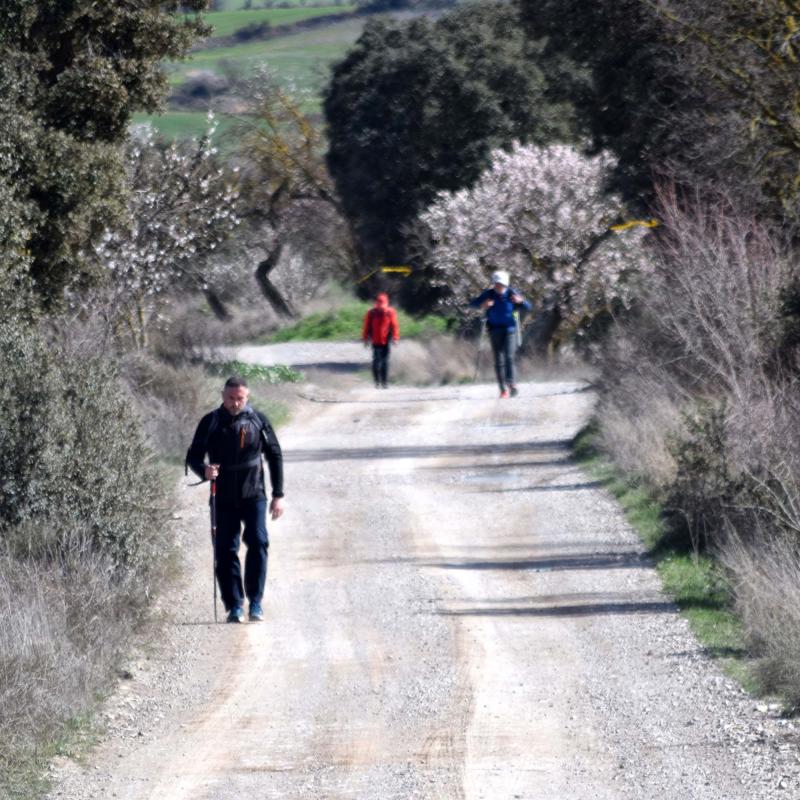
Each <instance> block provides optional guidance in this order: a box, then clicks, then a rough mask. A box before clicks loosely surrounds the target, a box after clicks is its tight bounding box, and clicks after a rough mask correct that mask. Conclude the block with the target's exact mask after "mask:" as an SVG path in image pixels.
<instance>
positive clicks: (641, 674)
mask: <svg viewBox="0 0 800 800" xmlns="http://www.w3.org/2000/svg"><path fill="white" fill-rule="evenodd" d="M331 353H333V351H331ZM250 357H251V358H252V357H253V356H252V354H251V355H250ZM331 357H333V356H331ZM354 357H355V356H354ZM265 358H267V356H266V355H265ZM314 358H315V363H318V359H319V357H318V356H317V355H315V357H314ZM348 358H349V356H348ZM361 358H362V359H363V355H362V356H361ZM362 386H363V384H362ZM301 394H302V395H303V399H299V400H298V403H297V406H296V408H295V411H294V415H293V420H292V423H291V425H289V426H288V427H287V428H285V429H284V430H283V431H281V435H280V438H281V443H282V445H283V447H284V451H285V455H286V459H287V502H288V510H287V513H286V515H285V517H284V518H283V519H282V520H280V521H279V522H277V523H272V524H271V526H270V537H271V549H270V567H269V569H270V574H269V579H268V590H267V597H266V612H267V615H266V620H265V621H264V622H263V623H252V624H246V625H241V626H235V625H224V624H219V625H214V624H213V616H212V608H213V606H212V584H211V562H210V553H209V545H208V529H207V505H206V501H207V488H206V487H202V486H201V487H197V488H184V489H182V507H181V509H180V510H179V513H178V514H177V515H176V516H178V517H179V518H178V519H176V521H175V525H176V535H177V536H178V537H179V538H180V543H181V546H182V548H183V550H184V551H185V554H186V558H187V563H188V567H189V570H188V573H187V574H188V576H189V577H188V579H187V582H186V584H185V585H184V586H182V587H181V588H180V589H179V590H177V591H176V592H175V594H174V595H173V596H172V597H171V598H170V605H169V607H168V608H166V609H165V611H166V613H168V615H169V618H170V620H171V622H170V624H169V625H168V640H167V641H166V642H165V643H164V645H163V646H162V647H161V648H159V649H158V650H157V651H156V652H153V653H150V654H148V655H147V656H146V657H145V656H141V657H140V658H139V659H138V660H137V662H136V663H135V664H133V665H132V666H131V676H132V677H131V679H130V680H127V681H124V682H123V685H122V686H121V688H120V691H119V692H117V693H116V694H115V696H114V697H113V698H111V699H110V700H109V702H108V704H107V705H106V709H105V721H106V724H107V727H108V731H107V733H106V734H105V735H104V737H103V738H102V740H101V741H100V743H99V745H98V746H97V748H96V749H95V751H94V752H93V753H92V754H91V755H90V758H89V760H88V763H84V764H78V763H75V762H73V761H69V760H63V761H61V762H59V763H57V764H55V765H54V766H53V777H54V780H55V784H54V789H53V790H52V792H51V794H50V797H51V798H68V799H69V800H83V799H84V798H94V797H97V798H100V797H103V798H108V797H116V798H125V799H126V800H234V799H235V798H236V799H238V798H242V799H244V798H248V799H250V798H253V799H254V800H266V799H267V798H276V799H277V798H281V800H301V799H302V800H311V798H331V799H334V798H336V799H337V800H338V799H339V798H358V799H359V800H395V799H396V800H401V799H402V800H407V799H408V798H425V800H434V799H435V798H441V799H442V800H461V799H462V798H463V800H478V799H479V798H485V800H512V798H526V799H528V800H545V799H550V798H553V799H555V800H573V799H574V800H588V798H599V799H602V800H606V799H609V800H610V799H611V798H659V800H670V799H672V798H674V800H688V799H690V798H707V799H711V798H720V799H722V798H725V800H736V799H737V798H742V800H744V798H747V799H748V800H753V798H775V797H786V798H798V797H800V785H799V784H798V775H799V774H800V763H799V762H798V753H799V752H800V749H799V748H798V739H797V730H796V728H795V726H794V724H793V723H792V722H791V721H788V720H783V719H781V718H780V716H779V714H778V712H777V710H776V709H775V708H769V707H763V706H760V705H759V704H758V703H757V702H756V701H754V700H752V699H751V698H749V697H748V696H747V695H745V694H744V693H743V692H742V691H741V690H740V689H739V688H738V687H737V686H735V685H734V684H732V683H731V682H730V681H729V680H728V679H726V678H725V677H723V675H722V674H721V673H720V672H719V670H718V669H717V668H716V667H715V666H714V665H713V664H712V663H711V662H710V661H709V660H708V659H707V657H706V656H705V655H704V653H703V652H702V650H701V648H699V646H698V645H697V643H696V642H695V640H694V639H693V637H692V636H691V634H690V633H689V631H688V628H687V625H686V623H685V622H684V620H683V619H682V618H681V617H680V616H678V614H677V613H676V611H675V609H674V607H673V606H672V605H671V603H670V602H669V601H668V600H667V599H666V598H665V597H664V596H663V595H662V594H661V592H660V590H659V586H658V581H657V578H656V576H655V574H654V572H653V571H652V569H651V567H650V566H649V564H648V562H647V560H646V559H645V558H644V557H643V555H642V552H641V548H640V545H639V544H638V542H637V540H636V537H635V536H634V535H633V534H632V533H631V531H630V530H629V529H628V527H627V525H626V524H625V522H624V520H623V519H622V517H621V514H620V512H619V510H618V509H617V507H616V506H615V504H614V502H613V501H612V500H611V499H610V498H609V497H608V496H607V495H606V493H605V492H604V491H603V489H602V488H601V487H600V486H598V485H596V484H595V483H594V482H593V481H592V480H591V479H590V478H589V477H587V476H586V475H585V474H584V473H582V472H581V470H580V469H579V468H578V467H577V466H576V465H575V464H573V463H572V462H571V461H570V458H569V449H568V448H569V441H570V439H571V437H572V436H573V435H574V434H575V432H576V431H577V430H578V429H579V428H580V427H581V425H582V424H583V423H584V421H585V420H586V419H587V417H588V415H589V414H590V412H591V408H592V404H593V402H594V397H593V395H592V393H591V392H590V391H587V387H586V386H585V385H583V384H581V383H557V382H549V383H529V384H525V385H523V386H522V391H521V395H520V397H518V398H516V399H514V400H505V401H498V400H497V399H496V398H495V390H494V388H493V387H491V386H488V385H482V386H481V385H475V386H464V387H449V388H425V389H417V388H408V387H404V388H390V389H389V390H386V391H378V390H373V389H371V388H370V389H365V388H355V389H352V388H339V389H332V388H327V389H326V388H321V387H304V388H303V389H302V390H301Z"/></svg>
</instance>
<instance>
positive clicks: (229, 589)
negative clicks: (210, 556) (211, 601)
mask: <svg viewBox="0 0 800 800" xmlns="http://www.w3.org/2000/svg"><path fill="white" fill-rule="evenodd" d="M242 525H244V536H243V538H244V543H245V545H246V547H247V555H246V556H245V559H244V585H242V566H241V563H240V562H239V542H240V540H241V538H242ZM214 544H215V552H216V557H217V583H219V592H220V594H221V595H222V602H223V603H224V604H225V608H226V610H227V611H230V610H231V609H232V608H241V607H242V606H243V605H244V598H245V596H247V599H248V600H249V601H250V602H251V603H260V602H261V599H262V597H263V596H264V585H265V584H266V581H267V552H268V549H269V538H268V537H267V500H266V498H263V497H262V498H260V499H258V500H242V501H241V503H240V504H239V505H238V506H234V505H228V504H227V503H219V502H218V503H217V538H216V541H215V543H214Z"/></svg>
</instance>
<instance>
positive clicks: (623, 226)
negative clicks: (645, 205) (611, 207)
mask: <svg viewBox="0 0 800 800" xmlns="http://www.w3.org/2000/svg"><path fill="white" fill-rule="evenodd" d="M660 224H661V223H660V222H659V221H658V220H657V219H631V220H628V222H621V223H620V224H619V225H612V226H611V227H610V228H609V230H611V231H614V233H621V232H622V231H627V230H628V229H629V228H636V227H640V228H657V227H658V226H659V225H660Z"/></svg>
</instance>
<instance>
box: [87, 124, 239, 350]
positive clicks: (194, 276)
mask: <svg viewBox="0 0 800 800" xmlns="http://www.w3.org/2000/svg"><path fill="white" fill-rule="evenodd" d="M212 134H213V125H212V128H211V129H210V130H209V132H208V133H207V135H206V136H204V137H203V138H201V139H200V140H197V141H190V142H183V143H173V144H171V145H168V146H163V145H159V144H158V143H157V142H156V141H155V136H154V133H153V131H152V129H148V128H145V129H144V130H142V131H139V132H137V133H136V134H135V135H134V136H133V138H132V139H131V141H130V142H129V144H128V150H127V157H128V173H129V180H130V195H129V205H128V219H129V222H128V225H127V226H125V227H120V228H117V229H113V230H108V231H107V232H106V234H105V235H104V236H103V238H102V239H101V241H100V242H99V244H98V245H96V246H95V248H94V252H93V257H94V258H95V259H96V260H97V262H98V263H99V264H100V266H101V267H102V268H103V269H104V271H105V273H106V276H107V281H106V283H105V285H104V287H102V289H101V290H100V292H99V293H96V294H94V295H93V297H92V299H91V303H92V305H93V306H94V309H95V310H97V309H101V314H103V316H105V318H106V323H107V326H108V329H109V332H110V333H112V334H113V335H114V337H115V338H116V339H117V340H118V341H121V340H122V339H126V340H129V343H130V344H132V345H133V346H134V347H145V346H146V345H147V331H148V328H149V327H150V326H151V325H153V324H155V323H157V321H158V319H159V318H160V315H161V314H162V312H163V309H164V306H165V304H166V303H167V302H168V300H169V298H170V296H171V294H174V293H175V292H176V291H179V290H184V291H205V292H206V293H207V294H208V289H209V286H210V285H211V284H213V283H217V282H219V281H220V280H221V279H223V278H225V277H226V276H225V275H224V274H221V273H224V272H225V271H226V270H230V269H232V266H231V264H232V263H233V262H232V260H231V259H214V260H212V259H211V256H212V254H213V253H214V252H215V251H216V250H217V248H218V247H219V246H220V245H221V244H222V243H223V242H224V241H225V240H226V239H227V238H228V236H229V235H230V233H231V232H232V231H233V230H234V229H235V228H236V227H237V226H238V225H239V221H240V220H239V215H238V210H237V205H238V196H239V195H238V190H237V188H236V186H235V184H234V182H233V181H232V180H231V179H230V178H231V176H230V175H228V174H226V172H225V170H223V169H222V168H221V167H220V166H219V165H218V164H217V163H216V158H215V156H216V149H215V148H214V147H213V145H212V143H211V141H212ZM73 299H74V298H73ZM210 299H211V298H210Z"/></svg>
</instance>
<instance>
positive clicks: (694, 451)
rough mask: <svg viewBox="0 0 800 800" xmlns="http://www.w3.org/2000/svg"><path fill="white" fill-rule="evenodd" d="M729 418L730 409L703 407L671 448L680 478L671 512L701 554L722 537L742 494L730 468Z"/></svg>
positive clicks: (687, 421)
mask: <svg viewBox="0 0 800 800" xmlns="http://www.w3.org/2000/svg"><path fill="white" fill-rule="evenodd" d="M725 417H726V414H725V409H724V407H715V406H714V405H712V404H698V405H697V406H696V407H695V409H694V412H693V413H692V414H688V413H687V414H685V415H684V430H685V435H684V436H682V437H681V438H680V439H678V438H676V439H674V440H673V441H672V442H671V447H670V449H671V451H672V455H673V456H674V458H675V464H676V472H675V479H674V481H673V483H672V485H671V486H670V488H669V492H668V496H667V501H666V506H667V508H668V509H669V510H671V511H673V512H674V511H676V510H677V511H678V512H679V514H680V516H681V518H682V519H681V521H680V522H682V523H684V524H680V523H678V524H677V528H678V529H679V530H685V531H687V533H688V535H689V537H690V541H691V544H692V546H693V549H694V550H695V551H698V550H701V549H705V547H706V545H707V544H708V543H709V542H710V541H713V539H714V538H715V536H714V535H715V534H716V535H717V536H718V535H719V534H721V526H722V524H723V519H724V516H725V513H726V511H727V510H728V509H732V508H733V500H734V498H735V497H736V495H737V494H738V493H739V492H740V491H741V488H742V487H741V483H740V481H737V480H735V479H734V477H733V476H732V475H731V470H730V466H729V464H728V442H727V438H726V434H725Z"/></svg>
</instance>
